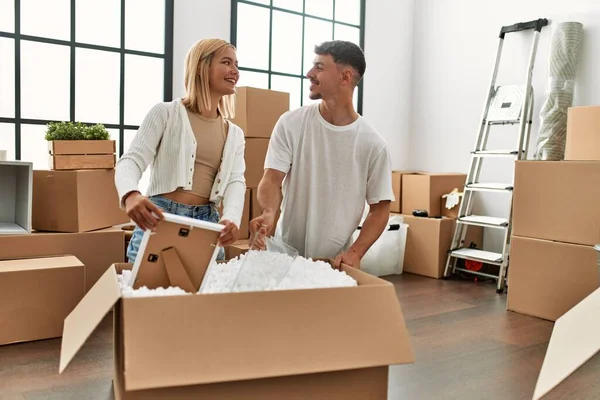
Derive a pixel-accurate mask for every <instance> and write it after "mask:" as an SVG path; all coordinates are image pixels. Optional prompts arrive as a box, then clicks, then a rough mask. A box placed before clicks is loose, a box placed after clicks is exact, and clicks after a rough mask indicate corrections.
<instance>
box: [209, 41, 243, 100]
mask: <svg viewBox="0 0 600 400" xmlns="http://www.w3.org/2000/svg"><path fill="white" fill-rule="evenodd" d="M237 66H238V61H237V57H236V54H235V50H234V49H233V48H232V47H230V46H227V47H224V48H222V49H221V50H219V51H217V52H216V53H215V55H214V57H213V59H212V61H211V63H210V67H209V69H208V76H209V86H210V91H211V92H212V93H215V94H218V95H221V96H226V95H230V94H234V93H235V85H236V84H237V81H238V79H239V78H240V73H239V71H238V68H237Z"/></svg>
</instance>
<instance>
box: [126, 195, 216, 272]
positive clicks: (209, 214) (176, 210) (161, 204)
mask: <svg viewBox="0 0 600 400" xmlns="http://www.w3.org/2000/svg"><path fill="white" fill-rule="evenodd" d="M149 199H150V201H151V202H152V203H154V204H155V205H156V206H157V207H158V208H160V209H161V210H163V211H164V212H167V213H170V214H175V215H181V216H182V217H188V218H194V219H198V220H201V221H208V222H215V223H216V222H219V218H220V217H219V212H218V211H217V208H216V207H215V205H214V204H212V203H211V204H207V205H203V206H188V205H187V204H181V203H176V202H174V201H173V200H169V199H167V198H164V197H161V196H152V197H150V198H149ZM143 236H144V231H143V230H141V229H140V228H138V227H137V225H136V227H135V229H134V230H133V233H132V234H131V239H130V240H129V246H128V247H127V258H128V259H129V262H130V263H134V262H135V258H136V257H137V254H138V250H139V248H140V243H141V242H142V237H143ZM224 259H225V250H224V249H223V248H222V247H221V248H220V249H219V254H218V255H217V260H224Z"/></svg>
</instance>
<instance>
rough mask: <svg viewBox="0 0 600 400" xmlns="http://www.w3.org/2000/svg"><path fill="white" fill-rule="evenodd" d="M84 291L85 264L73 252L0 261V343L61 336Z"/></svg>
mask: <svg viewBox="0 0 600 400" xmlns="http://www.w3.org/2000/svg"><path fill="white" fill-rule="evenodd" d="M84 294H85V266H84V265H83V264H82V263H81V261H79V260H78V259H77V257H74V256H63V257H50V258H33V259H20V260H5V261H0V321H2V329H0V345H3V344H9V343H18V342H28V341H32V340H41V339H51V338H57V337H60V336H62V330H63V323H64V320H65V318H66V317H67V315H69V313H71V311H73V309H74V308H75V307H76V306H77V304H78V303H79V301H81V299H82V298H83V296H84Z"/></svg>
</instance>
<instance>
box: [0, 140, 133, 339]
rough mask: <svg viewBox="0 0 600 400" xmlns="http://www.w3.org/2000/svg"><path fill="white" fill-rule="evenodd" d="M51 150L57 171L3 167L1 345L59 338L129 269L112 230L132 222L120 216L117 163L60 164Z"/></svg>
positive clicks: (118, 234) (81, 158)
mask: <svg viewBox="0 0 600 400" xmlns="http://www.w3.org/2000/svg"><path fill="white" fill-rule="evenodd" d="M49 144H50V152H51V154H52V155H51V156H50V163H51V168H53V167H54V166H57V167H58V168H61V169H60V170H58V169H53V170H35V171H34V170H33V167H32V163H28V162H19V161H15V162H2V163H0V193H1V194H2V197H1V199H0V200H1V201H2V205H3V207H2V210H10V213H4V212H2V222H3V223H2V224H0V320H2V321H6V322H7V324H6V328H7V329H2V330H1V332H0V344H7V343H15V342H22V341H30V340H39V339H48V338H54V337H60V336H61V335H62V330H63V321H64V318H65V317H66V316H67V315H68V314H69V313H70V312H71V311H72V310H73V308H74V307H75V306H76V305H77V303H78V302H79V301H80V300H81V298H82V297H83V296H84V294H85V293H86V292H87V291H88V290H89V289H91V287H92V286H93V285H94V284H95V283H96V281H97V280H98V279H99V278H100V277H101V276H102V274H104V272H105V271H106V270H107V269H108V268H109V267H110V265H111V264H112V263H115V262H122V261H124V245H125V241H124V232H123V231H122V230H121V229H120V228H118V227H115V226H116V225H119V224H124V223H127V222H129V218H128V217H127V215H126V214H125V213H124V212H123V211H122V210H120V209H119V203H118V196H117V193H116V189H115V185H114V169H113V168H114V163H112V168H105V167H106V166H107V165H99V164H98V163H94V162H93V160H91V159H87V157H86V156H85V155H77V156H76V157H75V159H73V158H72V157H69V156H68V155H64V156H61V157H58V158H57V156H56V154H57V151H58V150H57V149H59V148H60V146H58V147H57V146H55V145H56V143H51V142H50V143H49ZM112 148H113V149H114V142H113V143H112ZM113 157H114V156H113ZM72 161H77V162H78V163H79V164H77V163H75V164H73V162H72ZM82 162H83V164H82ZM86 163H87V164H86ZM68 168H91V169H68ZM6 205H9V206H8V207H5V206H6ZM9 214H10V215H9Z"/></svg>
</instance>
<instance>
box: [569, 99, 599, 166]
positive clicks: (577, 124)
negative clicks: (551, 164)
mask: <svg viewBox="0 0 600 400" xmlns="http://www.w3.org/2000/svg"><path fill="white" fill-rule="evenodd" d="M565 160H578V161H600V106H589V107H570V108H569V111H568V116H567V141H566V146H565Z"/></svg>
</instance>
